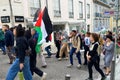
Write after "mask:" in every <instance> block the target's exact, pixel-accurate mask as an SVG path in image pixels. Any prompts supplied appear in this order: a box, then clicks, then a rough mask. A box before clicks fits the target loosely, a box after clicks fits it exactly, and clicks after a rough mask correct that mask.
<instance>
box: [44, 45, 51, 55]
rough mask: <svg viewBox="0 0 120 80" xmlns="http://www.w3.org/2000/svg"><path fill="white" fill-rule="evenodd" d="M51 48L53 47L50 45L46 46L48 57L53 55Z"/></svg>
mask: <svg viewBox="0 0 120 80" xmlns="http://www.w3.org/2000/svg"><path fill="white" fill-rule="evenodd" d="M50 49H51V47H50V46H47V47H46V48H45V51H46V52H47V54H48V57H50V56H51V52H50Z"/></svg>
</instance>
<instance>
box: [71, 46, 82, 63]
mask: <svg viewBox="0 0 120 80" xmlns="http://www.w3.org/2000/svg"><path fill="white" fill-rule="evenodd" d="M75 51H76V48H74V47H72V49H71V51H70V63H71V64H72V65H73V54H74V53H75ZM80 56H81V54H80V51H79V52H78V53H76V57H77V59H78V63H79V64H81V58H80Z"/></svg>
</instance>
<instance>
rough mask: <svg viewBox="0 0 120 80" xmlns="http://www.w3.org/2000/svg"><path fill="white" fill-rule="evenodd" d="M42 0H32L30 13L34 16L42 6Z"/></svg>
mask: <svg viewBox="0 0 120 80" xmlns="http://www.w3.org/2000/svg"><path fill="white" fill-rule="evenodd" d="M40 4H41V3H40V0H30V15H31V16H32V17H34V14H35V12H36V11H37V10H38V9H39V8H40V6H41V5H40Z"/></svg>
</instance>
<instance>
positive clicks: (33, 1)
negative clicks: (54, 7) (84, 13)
mask: <svg viewBox="0 0 120 80" xmlns="http://www.w3.org/2000/svg"><path fill="white" fill-rule="evenodd" d="M30 7H35V8H40V0H30Z"/></svg>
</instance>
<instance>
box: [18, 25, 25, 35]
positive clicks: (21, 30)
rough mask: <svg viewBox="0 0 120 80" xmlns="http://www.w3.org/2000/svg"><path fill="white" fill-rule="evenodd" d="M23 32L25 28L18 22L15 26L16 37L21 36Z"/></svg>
mask: <svg viewBox="0 0 120 80" xmlns="http://www.w3.org/2000/svg"><path fill="white" fill-rule="evenodd" d="M24 33H25V30H24V29H23V27H22V25H21V24H19V25H18V26H17V27H16V37H23V36H24Z"/></svg>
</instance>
